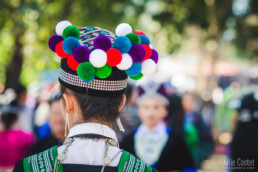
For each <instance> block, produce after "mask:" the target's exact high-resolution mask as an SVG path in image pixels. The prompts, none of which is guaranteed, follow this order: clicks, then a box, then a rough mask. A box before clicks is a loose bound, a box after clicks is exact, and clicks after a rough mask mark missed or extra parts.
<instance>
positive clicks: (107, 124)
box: [71, 119, 113, 128]
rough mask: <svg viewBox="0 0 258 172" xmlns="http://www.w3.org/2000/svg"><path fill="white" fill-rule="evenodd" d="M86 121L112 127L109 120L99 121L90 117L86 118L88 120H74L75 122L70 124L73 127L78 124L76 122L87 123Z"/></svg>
mask: <svg viewBox="0 0 258 172" xmlns="http://www.w3.org/2000/svg"><path fill="white" fill-rule="evenodd" d="M88 122H92V123H98V124H103V125H106V126H108V127H109V128H112V127H113V125H112V123H110V122H105V121H100V120H98V119H90V120H88V121H80V122H75V123H74V124H73V125H72V126H71V128H72V127H74V126H76V125H78V124H82V123H88Z"/></svg>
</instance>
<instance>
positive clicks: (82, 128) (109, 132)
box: [68, 122, 117, 141]
mask: <svg viewBox="0 0 258 172" xmlns="http://www.w3.org/2000/svg"><path fill="white" fill-rule="evenodd" d="M78 134H98V135H102V136H105V137H109V138H112V139H115V140H116V141H117V137H116V133H115V131H114V130H113V129H111V128H110V127H108V126H107V125H104V124H100V123H93V122H88V123H82V124H78V125H76V126H74V127H72V128H71V129H70V131H69V134H68V137H72V136H75V135H78Z"/></svg>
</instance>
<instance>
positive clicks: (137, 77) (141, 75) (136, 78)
mask: <svg viewBox="0 0 258 172" xmlns="http://www.w3.org/2000/svg"><path fill="white" fill-rule="evenodd" d="M142 77H143V74H142V73H140V74H139V75H137V76H135V77H131V76H130V78H131V79H133V80H139V79H141V78H142Z"/></svg>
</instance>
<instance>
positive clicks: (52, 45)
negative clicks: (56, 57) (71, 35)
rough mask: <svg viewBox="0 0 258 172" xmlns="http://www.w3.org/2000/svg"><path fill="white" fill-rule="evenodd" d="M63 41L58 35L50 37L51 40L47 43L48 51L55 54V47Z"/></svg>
mask: <svg viewBox="0 0 258 172" xmlns="http://www.w3.org/2000/svg"><path fill="white" fill-rule="evenodd" d="M63 40H64V39H63V37H62V36H60V35H53V36H51V38H50V39H49V41H48V46H49V48H50V50H52V51H54V52H55V49H56V45H57V44H58V43H59V42H61V41H63Z"/></svg>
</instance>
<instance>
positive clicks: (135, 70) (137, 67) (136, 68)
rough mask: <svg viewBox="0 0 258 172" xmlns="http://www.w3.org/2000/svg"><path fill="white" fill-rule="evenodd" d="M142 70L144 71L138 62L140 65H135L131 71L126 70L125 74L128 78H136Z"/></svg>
mask: <svg viewBox="0 0 258 172" xmlns="http://www.w3.org/2000/svg"><path fill="white" fill-rule="evenodd" d="M141 70H142V65H141V63H140V62H138V63H133V65H132V66H131V67H130V68H129V69H127V70H125V73H126V74H127V75H128V76H131V77H136V76H138V75H139V74H140V73H141Z"/></svg>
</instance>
